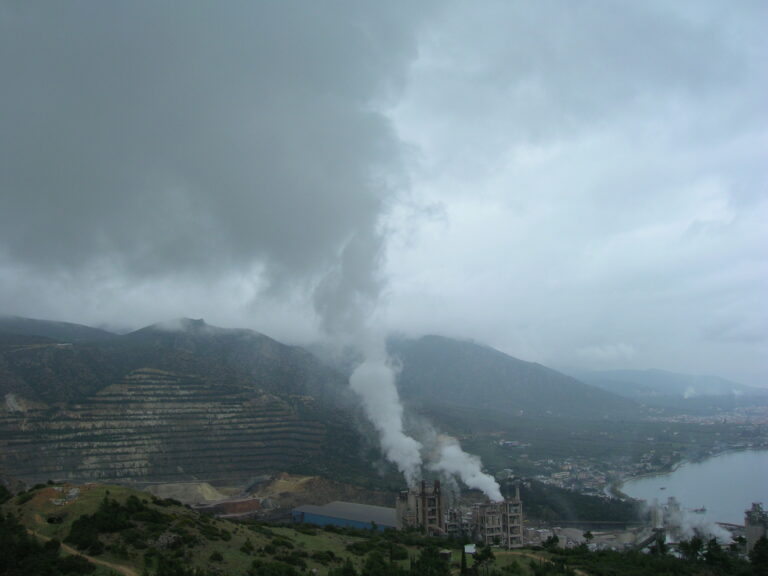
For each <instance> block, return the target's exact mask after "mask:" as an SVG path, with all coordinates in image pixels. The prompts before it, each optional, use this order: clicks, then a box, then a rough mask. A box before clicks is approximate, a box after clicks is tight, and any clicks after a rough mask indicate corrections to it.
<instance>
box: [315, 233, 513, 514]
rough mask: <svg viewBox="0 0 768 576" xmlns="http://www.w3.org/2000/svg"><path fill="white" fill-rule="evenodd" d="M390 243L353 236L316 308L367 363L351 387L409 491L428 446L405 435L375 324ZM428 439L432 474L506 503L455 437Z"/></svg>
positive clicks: (392, 372) (392, 371)
mask: <svg viewBox="0 0 768 576" xmlns="http://www.w3.org/2000/svg"><path fill="white" fill-rule="evenodd" d="M385 240H386V237H385V236H384V235H383V234H381V233H380V232H379V231H378V230H377V227H376V226H375V225H372V223H369V226H367V227H364V228H362V229H361V231H360V232H359V233H358V234H356V235H354V236H353V237H352V238H351V239H350V240H349V242H348V243H347V244H346V246H345V247H344V249H343V250H342V252H341V254H340V258H339V263H338V265H337V266H336V267H335V268H334V269H333V270H332V271H331V272H330V273H329V274H328V275H327V276H326V277H325V278H324V279H323V281H322V282H321V283H320V284H319V285H318V287H317V289H316V290H315V294H314V304H315V310H316V312H317V314H318V316H319V318H320V322H321V325H322V327H323V329H324V331H325V332H326V333H327V334H329V335H330V336H332V337H333V338H335V339H337V340H340V341H342V342H344V341H346V342H347V343H353V344H354V346H355V347H357V348H359V349H360V351H361V352H362V353H363V356H364V360H363V362H362V363H361V364H360V365H358V366H357V368H356V369H355V370H354V371H353V373H352V375H351V376H350V378H349V384H350V387H351V388H352V390H353V391H354V392H355V393H357V395H358V396H359V397H360V400H361V403H362V406H363V409H364V410H365V414H366V416H367V417H368V419H369V420H370V421H371V423H372V424H373V426H374V428H375V429H376V431H377V432H378V434H379V442H380V444H381V448H382V450H383V452H384V455H385V457H386V458H387V460H389V461H390V462H392V463H394V464H395V466H397V468H398V470H399V471H400V472H401V473H402V474H403V476H404V477H405V480H406V482H407V483H408V486H414V485H415V483H416V482H417V481H418V480H419V479H420V478H421V469H422V465H423V459H422V449H423V447H424V446H423V444H422V442H419V441H418V440H416V439H415V438H413V437H412V436H409V435H408V434H407V433H406V432H405V425H404V419H403V415H404V410H403V405H402V403H401V401H400V396H399V394H398V391H397V385H396V378H397V370H396V368H395V366H394V364H393V362H392V361H391V359H389V358H388V356H387V351H386V343H385V339H384V337H383V336H381V335H380V334H379V332H378V330H376V329H375V328H374V327H372V325H371V318H372V316H373V311H374V310H375V306H376V302H377V300H378V298H379V295H380V293H381V289H382V287H383V285H384V280H383V279H382V278H381V277H380V276H379V263H380V258H381V254H382V252H383V246H384V242H385ZM429 429H430V430H431V427H429ZM429 436H430V438H429V440H430V444H434V446H435V450H433V451H431V453H432V454H433V455H434V458H435V460H434V461H430V462H429V463H428V469H429V470H431V471H434V472H439V473H442V474H445V475H446V476H448V477H450V478H452V477H453V476H456V477H458V478H460V479H461V480H462V481H463V482H464V483H465V484H466V485H467V486H469V487H470V488H476V489H479V490H482V491H483V492H484V493H485V495H486V496H487V497H488V498H489V499H490V500H492V501H494V502H498V501H500V500H503V498H502V496H501V491H500V490H499V485H498V483H497V482H496V481H495V480H494V479H493V478H492V477H491V476H489V475H487V474H484V473H483V472H482V466H481V463H480V459H479V458H477V457H476V456H472V455H470V454H467V453H466V452H464V451H463V450H462V449H461V446H460V445H459V442H458V441H457V440H456V439H455V438H451V437H450V436H445V435H437V434H435V433H434V432H431V433H430V434H429ZM430 460H431V458H430Z"/></svg>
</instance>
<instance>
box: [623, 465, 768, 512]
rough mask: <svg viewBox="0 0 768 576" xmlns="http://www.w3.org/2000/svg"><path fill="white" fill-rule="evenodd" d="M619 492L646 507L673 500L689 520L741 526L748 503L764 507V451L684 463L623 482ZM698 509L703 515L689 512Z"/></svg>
mask: <svg viewBox="0 0 768 576" xmlns="http://www.w3.org/2000/svg"><path fill="white" fill-rule="evenodd" d="M621 490H622V492H624V493H625V494H627V495H628V496H632V497H633V498H639V499H642V500H646V501H647V502H648V503H649V504H652V503H653V501H654V500H658V501H659V503H660V504H664V503H666V501H667V498H669V497H670V496H674V497H675V498H677V500H678V501H679V502H680V504H681V506H682V507H683V509H685V510H686V511H687V512H688V517H689V518H692V519H694V518H699V519H700V520H701V521H707V522H730V523H733V524H743V523H744V511H745V510H746V509H747V508H749V507H750V506H751V505H752V502H762V503H763V504H764V505H765V506H768V451H765V450H763V451H745V452H729V453H726V454H721V455H719V456H715V457H713V458H709V459H707V460H705V461H703V462H696V463H686V464H683V465H682V466H680V467H679V468H678V469H677V470H675V471H674V472H671V473H669V474H662V475H657V476H647V477H643V478H638V479H636V480H631V481H629V482H626V483H625V484H624V485H623V486H622V488H621ZM701 507H706V512H705V513H704V514H694V513H692V512H691V511H692V510H693V509H695V508H701Z"/></svg>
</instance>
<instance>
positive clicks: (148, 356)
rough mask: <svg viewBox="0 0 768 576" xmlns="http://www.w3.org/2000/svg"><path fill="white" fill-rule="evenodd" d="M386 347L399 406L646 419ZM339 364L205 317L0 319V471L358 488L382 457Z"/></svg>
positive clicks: (428, 354)
mask: <svg viewBox="0 0 768 576" xmlns="http://www.w3.org/2000/svg"><path fill="white" fill-rule="evenodd" d="M389 348H390V353H391V355H392V356H393V358H395V359H396V361H397V362H399V363H400V364H401V371H400V375H399V381H398V385H399V388H400V391H401V395H402V397H403V399H404V401H405V403H406V404H407V405H410V406H413V407H416V408H417V409H418V408H419V407H421V408H427V409H428V411H429V412H430V413H432V414H435V413H439V412H440V410H441V409H443V410H445V411H446V413H451V412H450V410H453V411H454V412H455V410H454V409H456V408H459V409H461V410H462V413H463V414H465V415H468V416H467V417H468V418H470V419H471V418H483V415H484V414H486V413H488V412H490V411H493V412H494V414H495V415H496V417H498V416H499V415H507V416H508V417H509V418H510V419H511V418H514V417H515V416H517V415H525V416H526V417H534V418H536V417H538V416H541V417H551V418H570V419H589V420H599V419H604V418H612V419H613V418H622V419H623V418H638V417H641V416H642V414H643V409H642V408H641V407H640V406H639V404H637V403H636V402H635V401H633V400H631V399H628V398H622V397H620V396H617V395H615V394H612V393H609V392H606V391H604V390H601V389H599V388H596V387H594V386H591V385H588V384H585V383H583V382H580V381H578V380H576V379H574V378H572V377H570V376H566V375H564V374H561V373H559V372H556V371H554V370H551V369H549V368H547V367H545V366H541V365H539V364H535V363H531V362H525V361H522V360H518V359H516V358H512V357H511V356H508V355H506V354H503V353H501V352H499V351H498V350H494V349H493V348H489V347H487V346H482V345H479V344H475V343H472V342H466V341H460V340H454V339H450V338H443V337H439V336H425V337H423V338H419V339H403V338H398V339H393V340H391V341H390V343H389ZM348 371H349V365H346V366H342V367H334V366H329V365H328V364H326V363H324V362H322V361H320V360H319V359H318V358H317V357H316V356H314V355H313V354H311V353H309V352H308V351H307V350H305V349H303V348H299V347H295V346H288V345H285V344H282V343H280V342H278V341H276V340H274V339H272V338H269V337H268V336H265V335H264V334H260V333H258V332H254V331H251V330H238V329H222V328H216V327H213V326H209V325H208V324H206V323H205V322H203V321H202V320H191V319H181V320H177V321H174V322H171V323H162V324H155V325H152V326H148V327H146V328H142V329H140V330H137V331H135V332H131V333H129V334H124V335H117V334H111V333H109V332H106V331H104V330H99V329H95V328H90V327H88V326H80V325H77V324H68V323H61V322H47V321H44V320H30V319H25V318H17V317H0V399H1V400H2V401H0V471H2V470H4V471H5V472H6V473H10V474H11V475H15V476H18V477H20V478H23V479H26V480H32V481H44V480H47V479H48V478H68V479H73V480H94V479H110V480H135V481H137V482H149V481H153V482H156V481H181V480H184V479H197V480H206V481H210V482H216V483H219V484H220V483H227V484H233V483H238V482H244V481H247V480H248V479H249V478H252V477H256V476H259V475H261V474H266V473H273V472H278V471H286V470H292V471H301V472H307V473H313V474H321V475H328V476H333V477H336V478H345V479H354V478H357V479H361V480H364V479H365V478H366V477H369V478H370V477H371V476H372V475H373V474H374V472H373V469H372V467H371V462H370V458H372V457H374V458H376V457H378V456H376V455H375V452H376V450H375V448H374V446H375V442H373V443H371V442H370V438H369V437H368V436H366V433H365V432H361V430H362V431H366V430H367V431H368V432H370V429H369V428H367V427H366V426H367V425H366V424H365V421H364V420H362V419H361V418H360V417H359V416H360V415H359V412H358V406H357V403H356V398H355V397H354V396H353V395H352V393H351V392H350V391H349V388H348V385H347V376H348ZM473 414H474V416H473ZM371 450H373V452H371Z"/></svg>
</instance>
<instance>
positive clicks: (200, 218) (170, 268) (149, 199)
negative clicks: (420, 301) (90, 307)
mask: <svg viewBox="0 0 768 576" xmlns="http://www.w3.org/2000/svg"><path fill="white" fill-rule="evenodd" d="M416 16H417V15H416V14H413V13H412V11H411V10H405V9H404V8H403V7H402V6H399V7H396V6H395V5H394V4H392V3H389V2H386V3H383V2H382V3H368V4H366V5H365V7H364V9H363V6H362V5H361V4H360V3H356V2H335V3H331V4H330V5H329V4H328V3H316V2H302V3H297V2H242V3H233V2H223V3H218V2H217V3H211V2H199V3H198V2H183V3H175V4H173V3H168V2H160V3H158V2H147V3H144V2H123V3H118V2H107V3H104V2H67V3H60V2H44V3H39V2H38V3H35V2H31V3H27V2H24V3H21V2H20V3H13V4H9V3H5V4H4V5H3V7H2V8H0V72H1V73H2V83H3V89H2V91H1V92H0V198H1V203H2V204H1V208H0V257H4V259H5V261H6V265H7V266H10V267H17V268H23V269H25V270H27V271H31V273H35V274H48V273H49V272H51V271H56V272H57V273H59V274H62V273H63V274H73V275H77V274H82V273H83V271H84V270H88V269H90V268H93V267H94V266H96V267H100V269H102V270H106V271H108V272H109V273H111V274H114V275H117V276H125V277H126V278H134V279H137V280H141V279H145V278H153V277H159V278H162V277H165V276H171V275H174V274H178V273H188V274H191V275H193V276H194V275H199V276H201V277H205V276H206V275H209V274H212V273H213V274H216V273H223V272H226V271H229V270H231V269H235V268H238V267H248V266H253V265H254V264H257V263H258V264H260V265H263V267H264V268H263V269H265V270H266V271H267V274H268V278H269V280H270V281H271V282H273V283H275V282H276V283H277V284H278V285H279V284H280V282H279V281H280V280H283V279H289V280H295V279H297V278H299V279H302V280H307V279H311V278H313V276H317V275H322V274H325V273H326V272H327V270H328V269H329V268H330V267H333V266H337V263H338V257H339V255H340V254H342V253H343V252H344V250H345V245H346V244H347V243H349V242H350V241H351V242H356V240H355V239H358V238H362V239H364V244H365V245H366V246H367V247H365V248H362V249H358V250H362V251H364V252H365V251H367V252H369V253H374V254H375V253H376V251H377V250H378V248H377V244H378V243H379V242H380V237H379V235H378V232H377V228H376V227H377V224H378V218H379V215H380V214H381V212H382V210H384V209H385V208H386V205H387V202H388V198H389V197H390V196H391V195H392V193H393V188H394V186H395V185H396V180H397V178H398V176H397V175H398V173H399V171H400V167H399V166H400V158H399V147H398V142H397V138H396V137H395V135H394V134H393V131H392V129H391V127H390V124H389V122H388V120H387V119H386V117H385V116H384V115H383V114H382V113H381V112H380V111H379V109H378V107H380V106H382V105H385V104H386V103H387V102H388V101H389V100H390V99H391V98H392V97H393V96H395V95H396V94H397V93H398V91H399V89H400V86H401V84H402V81H403V72H404V69H405V65H406V64H407V63H408V62H409V61H410V59H412V58H413V57H414V56H415V42H414V39H413V29H412V26H413V25H414V22H416V21H417V18H416ZM347 250H348V251H349V250H350V249H347ZM352 251H354V249H352ZM355 264H356V265H362V266H363V267H364V270H362V271H357V272H354V273H347V277H346V279H345V281H346V280H347V279H349V277H350V276H352V279H351V281H352V282H357V283H358V284H359V285H360V289H361V290H362V291H373V292H375V291H376V290H377V287H376V285H375V284H376V283H375V280H373V278H374V276H372V275H371V274H372V271H373V268H374V267H375V265H376V260H375V258H374V259H367V260H365V261H360V259H357V260H356V261H355ZM355 275H357V276H360V277H359V278H357V277H355ZM326 284H327V282H326Z"/></svg>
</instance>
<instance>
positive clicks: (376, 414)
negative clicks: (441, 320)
mask: <svg viewBox="0 0 768 576" xmlns="http://www.w3.org/2000/svg"><path fill="white" fill-rule="evenodd" d="M382 349H383V345H382ZM349 383H350V386H351V387H352V390H354V391H355V392H357V394H359V395H360V398H361V399H362V401H363V408H364V409H365V413H366V415H367V416H368V418H369V419H370V421H371V423H372V424H373V425H374V427H375V428H376V430H377V431H378V433H379V436H380V441H381V447H382V449H383V450H384V454H385V455H386V457H387V459H388V460H390V461H391V462H394V463H395V465H396V466H397V467H398V469H399V470H400V472H402V474H403V476H405V480H406V482H407V483H408V485H409V486H413V485H415V483H416V481H417V480H418V479H419V478H420V477H421V448H422V445H421V443H419V442H418V441H416V440H414V439H413V438H411V437H410V436H408V435H407V434H405V432H404V431H403V406H402V404H401V403H400V398H399V396H398V393H397V387H396V386H395V370H394V368H393V366H392V365H391V363H390V362H389V361H388V360H387V359H386V358H385V357H383V356H382V355H378V354H377V355H369V356H368V357H367V358H366V360H365V362H363V363H362V364H360V365H359V366H358V367H357V369H356V370H355V371H354V372H353V373H352V376H351V377H350V379H349Z"/></svg>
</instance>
